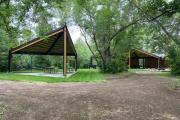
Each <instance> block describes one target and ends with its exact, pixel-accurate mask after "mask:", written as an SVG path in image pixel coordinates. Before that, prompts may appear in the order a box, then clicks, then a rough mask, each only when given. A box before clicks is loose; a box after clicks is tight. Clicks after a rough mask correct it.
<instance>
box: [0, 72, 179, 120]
mask: <svg viewBox="0 0 180 120" xmlns="http://www.w3.org/2000/svg"><path fill="white" fill-rule="evenodd" d="M114 78H115V79H114ZM170 79H171V78H163V77H159V76H157V75H152V74H148V75H146V74H142V75H140V74H134V75H131V76H129V77H123V78H122V77H121V78H118V77H117V76H115V77H113V76H109V77H107V81H106V82H103V83H60V84H46V83H43V84H42V83H41V84H35V83H24V82H12V81H0V86H1V87H0V103H1V104H3V105H4V106H6V111H4V115H3V119H5V120H120V119H123V120H179V119H180V93H179V92H173V91H171V90H169V89H168V88H167V86H168V82H169V81H170Z"/></svg>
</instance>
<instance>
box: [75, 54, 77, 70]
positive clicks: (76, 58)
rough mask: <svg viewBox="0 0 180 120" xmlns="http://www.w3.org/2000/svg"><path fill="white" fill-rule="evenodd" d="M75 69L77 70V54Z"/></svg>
mask: <svg viewBox="0 0 180 120" xmlns="http://www.w3.org/2000/svg"><path fill="white" fill-rule="evenodd" d="M74 66H75V71H77V55H76V56H75V65H74Z"/></svg>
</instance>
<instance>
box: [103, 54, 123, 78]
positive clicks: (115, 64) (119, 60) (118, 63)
mask: <svg viewBox="0 0 180 120" xmlns="http://www.w3.org/2000/svg"><path fill="white" fill-rule="evenodd" d="M123 71H127V59H126V56H124V55H121V56H116V57H114V58H112V60H110V61H108V63H107V64H106V69H105V72H107V73H113V74H114V73H118V72H123Z"/></svg>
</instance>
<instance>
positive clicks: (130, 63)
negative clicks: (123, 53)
mask: <svg viewBox="0 0 180 120" xmlns="http://www.w3.org/2000/svg"><path fill="white" fill-rule="evenodd" d="M129 69H131V50H129Z"/></svg>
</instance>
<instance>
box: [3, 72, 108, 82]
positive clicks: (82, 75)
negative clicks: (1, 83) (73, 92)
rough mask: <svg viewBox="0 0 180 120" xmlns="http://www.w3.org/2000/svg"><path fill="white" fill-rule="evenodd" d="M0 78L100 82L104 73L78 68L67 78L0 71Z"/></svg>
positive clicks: (30, 80) (32, 80) (33, 80)
mask: <svg viewBox="0 0 180 120" xmlns="http://www.w3.org/2000/svg"><path fill="white" fill-rule="evenodd" d="M0 80H11V81H26V82H46V83H58V82H101V81H103V80H104V75H103V74H102V73H100V71H99V70H89V69H88V70H86V69H82V70H78V72H77V73H76V74H74V75H72V76H71V77H69V78H56V77H45V76H32V75H19V74H16V73H0Z"/></svg>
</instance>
